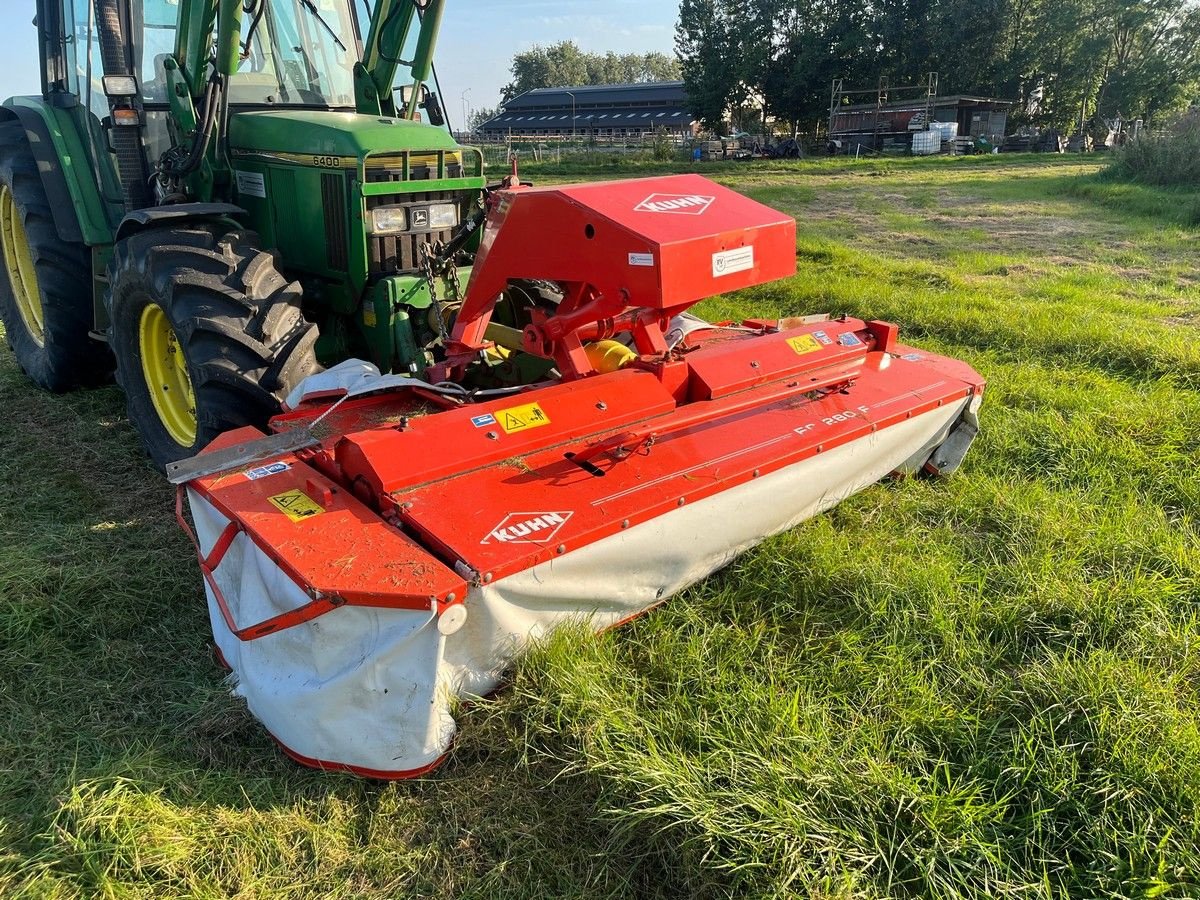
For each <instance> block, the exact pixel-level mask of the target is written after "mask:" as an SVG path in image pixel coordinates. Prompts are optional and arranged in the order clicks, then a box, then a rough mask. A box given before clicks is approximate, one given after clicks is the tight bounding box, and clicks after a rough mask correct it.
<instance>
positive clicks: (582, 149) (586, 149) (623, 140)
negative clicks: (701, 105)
mask: <svg viewBox="0 0 1200 900" xmlns="http://www.w3.org/2000/svg"><path fill="white" fill-rule="evenodd" d="M458 138H459V140H460V141H462V142H463V143H464V144H469V145H470V146H473V147H478V148H479V149H480V150H481V151H482V152H483V156H484V160H485V161H486V162H487V164H488V165H489V166H505V165H508V164H510V163H511V161H512V160H513V158H514V157H515V158H516V159H517V160H518V161H519V162H530V161H532V162H537V163H553V164H558V163H562V162H564V161H571V160H579V161H587V162H597V161H601V160H605V159H610V160H612V161H613V162H614V163H615V162H622V161H632V160H654V161H662V162H669V161H676V160H693V159H695V160H719V159H743V158H749V157H751V156H756V155H760V154H761V153H762V151H763V148H764V147H769V146H771V139H770V138H768V137H763V136H759V137H744V138H740V139H730V138H725V139H722V140H712V139H704V138H699V137H694V136H690V135H682V134H678V133H675V134H671V133H663V132H645V133H641V134H629V135H620V136H608V135H606V136H597V135H582V134H581V135H575V136H572V135H569V134H567V135H563V134H543V135H538V134H528V135H526V134H523V135H486V134H460V135H458Z"/></svg>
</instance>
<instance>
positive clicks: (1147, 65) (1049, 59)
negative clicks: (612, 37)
mask: <svg viewBox="0 0 1200 900" xmlns="http://www.w3.org/2000/svg"><path fill="white" fill-rule="evenodd" d="M676 50H677V55H678V57H679V60H680V63H681V64H682V66H683V70H684V81H685V83H686V84H687V89H688V96H689V98H690V99H691V103H692V106H693V111H694V112H695V113H696V114H697V115H698V116H699V117H700V118H701V119H702V120H703V121H704V122H705V124H706V125H708V126H709V127H712V128H719V127H720V126H721V123H722V121H723V119H724V117H725V114H726V113H727V112H728V111H729V110H731V109H736V108H738V107H739V106H741V105H742V104H744V103H745V102H746V98H747V97H753V98H756V99H757V98H759V97H761V98H762V100H763V101H764V102H765V105H766V107H767V109H768V111H769V112H771V113H773V114H774V115H775V116H776V117H778V118H782V119H784V120H786V121H789V122H791V123H792V124H793V127H796V125H797V124H798V123H801V122H812V121H815V120H820V119H823V118H824V115H825V112H826V111H827V110H828V103H829V92H830V84H831V83H832V82H833V80H834V79H836V78H844V79H846V80H847V82H848V83H850V84H852V85H854V86H856V87H862V88H873V87H874V86H875V84H876V83H877V82H878V80H879V78H880V77H881V76H886V77H888V78H889V79H890V80H891V82H892V83H893V84H896V83H909V84H913V83H918V82H919V81H921V80H923V79H924V77H925V75H926V74H927V73H929V72H937V73H939V75H940V87H941V90H942V92H943V93H944V94H951V93H961V94H985V95H992V96H1000V97H1006V98H1012V99H1014V100H1016V101H1017V108H1016V110H1015V111H1014V119H1015V120H1016V121H1022V120H1026V121H1030V122H1033V123H1035V124H1040V125H1045V126H1053V127H1058V128H1060V129H1068V128H1071V127H1072V123H1079V122H1080V121H1081V119H1082V120H1084V121H1085V122H1086V121H1087V120H1090V119H1093V118H1094V117H1102V118H1109V119H1111V118H1114V117H1116V116H1117V115H1120V116H1122V117H1124V118H1131V117H1136V116H1141V117H1143V118H1149V117H1152V116H1160V115H1162V114H1164V113H1166V112H1169V111H1171V110H1176V109H1180V108H1181V107H1183V106H1186V104H1187V102H1188V100H1189V99H1191V100H1193V101H1194V100H1195V99H1196V96H1197V85H1198V83H1200V2H1198V0H870V2H867V3H863V2H861V0H682V3H681V5H680V12H679V23H678V25H677V28H676Z"/></svg>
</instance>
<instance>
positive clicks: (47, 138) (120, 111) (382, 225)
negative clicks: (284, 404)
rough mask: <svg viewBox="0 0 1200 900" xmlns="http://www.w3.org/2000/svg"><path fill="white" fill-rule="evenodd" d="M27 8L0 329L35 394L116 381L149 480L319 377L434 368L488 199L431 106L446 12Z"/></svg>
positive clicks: (246, 0) (417, 6)
mask: <svg viewBox="0 0 1200 900" xmlns="http://www.w3.org/2000/svg"><path fill="white" fill-rule="evenodd" d="M37 7H38V9H37V29H38V34H39V38H40V41H41V61H42V94H41V96H40V97H17V98H14V99H11V100H9V101H7V102H6V103H5V105H4V106H3V107H2V108H0V238H2V241H3V258H4V267H5V274H6V276H7V277H2V278H0V315H2V316H3V320H4V327H5V332H6V334H7V337H8V341H9V344H10V345H11V347H12V349H13V351H14V353H15V354H16V358H17V361H18V362H19V364H20V365H21V367H22V369H23V370H24V371H25V372H26V374H27V375H28V376H29V378H31V379H32V380H33V381H34V382H36V383H37V384H38V385H40V386H42V387H43V388H46V389H49V390H52V391H65V390H68V389H71V388H74V387H78V386H85V385H90V384H95V383H97V382H101V381H104V380H107V379H108V378H110V377H111V376H112V374H114V372H115V376H116V379H117V382H118V383H119V384H120V385H121V387H122V388H123V389H124V391H125V394H126V397H127V401H128V409H129V417H130V419H131V421H132V423H133V425H134V427H135V428H136V429H137V431H138V433H139V434H140V435H141V438H142V441H143V442H144V444H145V447H146V450H147V452H148V453H149V455H150V457H151V459H152V460H153V461H154V462H155V463H156V464H158V465H159V466H160V467H162V466H165V465H166V464H167V463H169V462H171V461H174V460H177V459H181V458H184V457H188V456H191V455H193V454H195V453H196V452H198V451H199V450H200V449H202V448H203V447H204V446H205V445H206V444H207V443H208V442H209V441H210V440H211V439H212V438H213V437H215V436H216V435H217V434H219V433H221V432H223V431H226V430H229V429H231V428H234V427H237V426H241V425H246V424H259V425H261V424H262V423H263V422H264V421H265V420H266V419H267V418H268V417H269V416H271V415H272V414H274V413H275V412H277V411H278V409H279V407H280V403H281V401H282V400H283V398H285V397H286V396H287V394H288V393H289V392H290V391H291V390H292V389H293V388H294V387H295V386H296V384H297V383H298V382H299V381H300V380H301V379H303V378H304V377H306V376H307V375H309V374H311V373H313V372H314V371H319V369H320V367H321V365H322V364H327V363H329V362H333V361H339V360H342V359H346V358H350V357H358V358H364V359H368V360H370V361H372V362H373V363H374V364H375V365H377V366H378V367H379V368H380V369H381V370H382V371H384V372H398V373H414V374H418V373H420V372H423V371H424V369H425V368H426V367H427V366H428V365H429V364H431V362H432V354H433V350H432V348H433V347H434V345H435V344H437V342H438V341H439V340H444V338H445V331H446V326H447V321H448V317H450V316H452V315H453V307H454V302H455V299H456V298H457V296H458V285H459V284H460V280H459V279H460V278H462V279H463V280H464V281H465V279H466V277H467V275H468V274H469V273H468V272H467V271H465V267H466V266H467V264H469V262H470V251H471V250H472V249H473V248H472V246H471V244H472V241H475V242H477V241H478V235H479V233H480V229H479V228H478V226H479V225H480V224H481V223H482V221H483V196H484V190H485V181H484V178H483V161H482V158H481V156H480V154H479V153H478V151H476V150H473V149H468V148H465V147H461V146H459V145H458V144H457V143H456V142H455V140H454V139H453V138H452V136H451V134H450V133H449V131H448V130H447V128H446V127H445V121H444V115H443V113H442V109H441V105H440V103H439V100H438V96H437V86H436V78H435V76H434V73H433V63H432V60H433V53H434V46H435V43H436V38H437V34H438V30H439V27H440V24H441V19H442V15H443V0H378V2H377V3H375V4H374V8H373V11H371V12H370V13H369V14H368V12H367V9H366V7H365V6H364V5H363V4H362V0H38V4H37ZM368 15H369V21H368V22H366V23H364V24H366V25H367V28H366V29H365V30H366V32H367V35H366V40H365V42H364V41H363V40H362V38H361V34H362V29H360V16H361V17H363V18H364V19H365V18H367V16H368ZM397 85H398V86H397ZM459 264H462V265H463V267H464V269H463V270H462V271H460V270H459V269H458V266H459Z"/></svg>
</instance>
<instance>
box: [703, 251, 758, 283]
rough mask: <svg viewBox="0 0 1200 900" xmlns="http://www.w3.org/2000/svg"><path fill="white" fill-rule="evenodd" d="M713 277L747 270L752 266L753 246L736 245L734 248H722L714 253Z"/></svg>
mask: <svg viewBox="0 0 1200 900" xmlns="http://www.w3.org/2000/svg"><path fill="white" fill-rule="evenodd" d="M712 262H713V278H721V277H722V276H724V275H733V274H735V273H736V272H748V271H749V270H750V269H753V268H754V248H753V247H738V248H737V249H736V250H722V251H721V252H720V253H714V254H713V258H712Z"/></svg>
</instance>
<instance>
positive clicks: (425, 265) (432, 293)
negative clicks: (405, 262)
mask: <svg viewBox="0 0 1200 900" xmlns="http://www.w3.org/2000/svg"><path fill="white" fill-rule="evenodd" d="M433 257H434V253H433V247H431V246H430V245H429V242H428V241H426V242H425V243H423V244H421V274H422V275H424V276H425V283H426V284H427V285H428V286H429V299H430V300H432V301H433V310H434V312H435V313H437V326H438V338H439V339H440V340H441V342H442V346H443V347H444V346H445V345H446V343H447V342H448V341H449V340H450V333H449V331H448V330H447V329H446V313H445V310H443V309H442V301H441V300H439V299H438V293H437V280H436V279H435V277H434V274H433Z"/></svg>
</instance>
